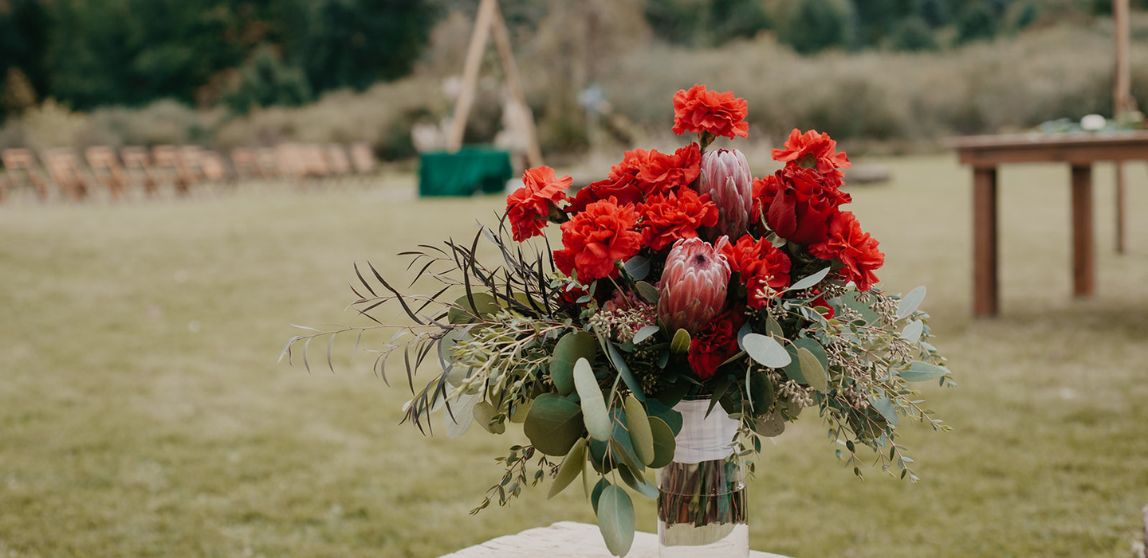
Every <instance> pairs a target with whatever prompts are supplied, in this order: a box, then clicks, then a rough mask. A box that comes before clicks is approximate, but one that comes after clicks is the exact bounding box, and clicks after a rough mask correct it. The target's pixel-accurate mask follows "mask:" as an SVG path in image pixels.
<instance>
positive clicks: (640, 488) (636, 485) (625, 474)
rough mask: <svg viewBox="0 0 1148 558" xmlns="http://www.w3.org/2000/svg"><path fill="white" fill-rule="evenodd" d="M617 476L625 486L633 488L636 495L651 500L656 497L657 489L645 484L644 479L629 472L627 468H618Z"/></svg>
mask: <svg viewBox="0 0 1148 558" xmlns="http://www.w3.org/2000/svg"><path fill="white" fill-rule="evenodd" d="M618 474H619V475H620V476H621V477H622V481H623V482H625V483H626V486H629V487H630V488H633V489H634V491H635V492H637V493H638V494H641V495H642V496H645V497H647V498H649V499H651V500H652V499H655V498H657V497H658V489H657V488H654V486H653V485H651V484H650V483H648V482H646V479H645V478H644V477H642V476H641V475H638V474H635V473H633V472H631V471H630V469H629V468H627V467H619V468H618Z"/></svg>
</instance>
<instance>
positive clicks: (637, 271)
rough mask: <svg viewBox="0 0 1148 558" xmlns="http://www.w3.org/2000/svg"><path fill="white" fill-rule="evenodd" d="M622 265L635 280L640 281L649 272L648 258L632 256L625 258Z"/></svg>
mask: <svg viewBox="0 0 1148 558" xmlns="http://www.w3.org/2000/svg"><path fill="white" fill-rule="evenodd" d="M623 267H624V268H625V269H626V273H627V274H629V275H630V277H632V278H633V279H634V280H635V281H641V280H643V279H645V278H646V276H648V275H649V274H650V258H647V257H645V256H634V257H632V258H630V259H628V260H626V263H625V264H624V265H623Z"/></svg>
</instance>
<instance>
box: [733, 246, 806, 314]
mask: <svg viewBox="0 0 1148 558" xmlns="http://www.w3.org/2000/svg"><path fill="white" fill-rule="evenodd" d="M722 254H724V255H725V257H726V260H727V261H729V267H730V270H731V271H733V272H734V273H737V274H738V275H740V276H741V282H742V283H743V284H744V285H745V289H746V292H747V300H746V304H747V305H748V306H749V307H750V308H762V307H764V306H765V304H766V302H767V301H768V300H769V296H768V295H769V293H770V291H776V290H780V289H784V288H786V287H788V286H789V283H790V280H789V268H790V262H789V256H787V255H785V252H782V251H781V250H779V249H777V248H776V247H775V246H774V245H773V244H770V243H769V241H768V240H766V239H764V238H762V239H755V238H753V237H752V236H750V235H748V234H747V235H745V236H743V237H741V238H739V239H738V240H737V242H736V243H734V244H726V245H725V247H724V248H723V249H722Z"/></svg>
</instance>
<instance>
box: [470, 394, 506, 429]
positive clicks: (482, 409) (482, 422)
mask: <svg viewBox="0 0 1148 558" xmlns="http://www.w3.org/2000/svg"><path fill="white" fill-rule="evenodd" d="M473 413H474V422H475V423H476V424H478V425H479V426H481V427H482V428H483V429H484V430H486V431H487V432H490V433H491V434H502V433H503V432H506V423H505V422H503V421H502V420H501V419H498V418H497V414H498V410H496V409H495V408H494V405H491V404H490V402H489V401H479V402H478V403H475V404H474V411H473Z"/></svg>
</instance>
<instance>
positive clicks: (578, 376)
mask: <svg viewBox="0 0 1148 558" xmlns="http://www.w3.org/2000/svg"><path fill="white" fill-rule="evenodd" d="M574 386H575V388H576V389H577V390H578V397H579V398H580V399H581V400H582V419H583V420H584V421H585V423H586V431H587V432H589V433H590V437H592V438H594V439H595V440H601V441H605V440H609V439H610V413H609V411H607V410H606V401H605V399H604V398H603V397H602V388H600V387H598V379H597V378H595V377H594V369H593V368H591V367H590V362H589V361H587V360H586V359H584V358H580V359H578V362H577V363H575V364H574Z"/></svg>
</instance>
